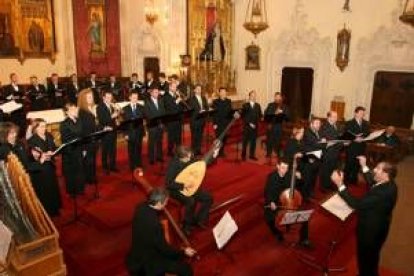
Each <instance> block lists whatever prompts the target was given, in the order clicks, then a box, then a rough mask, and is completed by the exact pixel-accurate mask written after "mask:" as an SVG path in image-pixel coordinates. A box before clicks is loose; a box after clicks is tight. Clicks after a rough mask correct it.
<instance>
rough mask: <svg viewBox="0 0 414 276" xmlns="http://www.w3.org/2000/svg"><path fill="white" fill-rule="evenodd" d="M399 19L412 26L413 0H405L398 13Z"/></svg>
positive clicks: (413, 14)
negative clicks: (400, 11) (402, 8)
mask: <svg viewBox="0 0 414 276" xmlns="http://www.w3.org/2000/svg"><path fill="white" fill-rule="evenodd" d="M400 20H401V21H402V22H404V23H407V24H410V25H412V26H414V0H406V2H405V6H404V11H403V13H402V14H401V15H400Z"/></svg>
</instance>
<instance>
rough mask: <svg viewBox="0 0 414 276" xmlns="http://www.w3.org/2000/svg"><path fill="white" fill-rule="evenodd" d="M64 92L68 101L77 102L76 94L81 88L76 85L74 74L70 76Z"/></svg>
mask: <svg viewBox="0 0 414 276" xmlns="http://www.w3.org/2000/svg"><path fill="white" fill-rule="evenodd" d="M66 90H67V94H68V99H69V101H71V102H72V103H76V102H77V101H78V94H79V92H80V90H81V87H80V85H79V83H78V76H77V75H76V74H72V75H71V76H70V81H69V83H68V84H67V88H66Z"/></svg>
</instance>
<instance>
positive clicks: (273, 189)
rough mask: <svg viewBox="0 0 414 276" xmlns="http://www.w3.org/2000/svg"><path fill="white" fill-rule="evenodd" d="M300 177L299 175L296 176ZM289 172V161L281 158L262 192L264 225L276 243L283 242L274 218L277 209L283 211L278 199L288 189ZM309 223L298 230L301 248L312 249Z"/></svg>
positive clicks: (303, 224)
mask: <svg viewBox="0 0 414 276" xmlns="http://www.w3.org/2000/svg"><path fill="white" fill-rule="evenodd" d="M297 176H300V174H297ZM290 181H291V172H289V161H288V160H286V159H283V158H280V159H279V160H278V164H277V170H276V171H274V172H272V173H270V174H269V176H268V177H267V182H266V186H265V190H264V197H265V210H264V216H265V221H266V224H267V225H268V226H269V228H270V231H272V233H273V235H275V237H276V238H277V240H278V241H280V242H282V241H283V240H284V237H283V233H282V231H280V230H279V229H278V228H277V226H276V222H275V219H276V216H277V215H278V212H279V209H281V210H283V208H281V207H283V206H280V204H281V203H280V201H279V197H280V195H281V193H282V192H283V191H284V190H286V189H288V188H289V187H290ZM308 233H309V223H308V222H305V223H302V225H301V228H300V237H299V245H300V246H303V247H308V248H309V247H312V245H311V242H310V241H309V239H308Z"/></svg>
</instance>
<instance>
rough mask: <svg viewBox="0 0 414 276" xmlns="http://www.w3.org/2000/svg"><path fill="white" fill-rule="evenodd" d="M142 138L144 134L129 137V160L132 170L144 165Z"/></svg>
mask: <svg viewBox="0 0 414 276" xmlns="http://www.w3.org/2000/svg"><path fill="white" fill-rule="evenodd" d="M142 131H143V130H142ZM142 138H143V134H138V135H136V136H129V137H128V160H129V168H130V169H131V171H133V170H134V169H136V168H137V167H142Z"/></svg>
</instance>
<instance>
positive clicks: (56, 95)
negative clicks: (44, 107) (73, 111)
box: [47, 73, 66, 108]
mask: <svg viewBox="0 0 414 276" xmlns="http://www.w3.org/2000/svg"><path fill="white" fill-rule="evenodd" d="M47 94H48V95H49V99H50V102H51V105H52V106H51V107H52V108H62V107H63V105H64V104H65V97H66V91H65V87H64V86H63V84H61V83H59V75H58V74H56V73H53V74H52V75H51V76H50V83H49V84H48V85H47Z"/></svg>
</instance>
